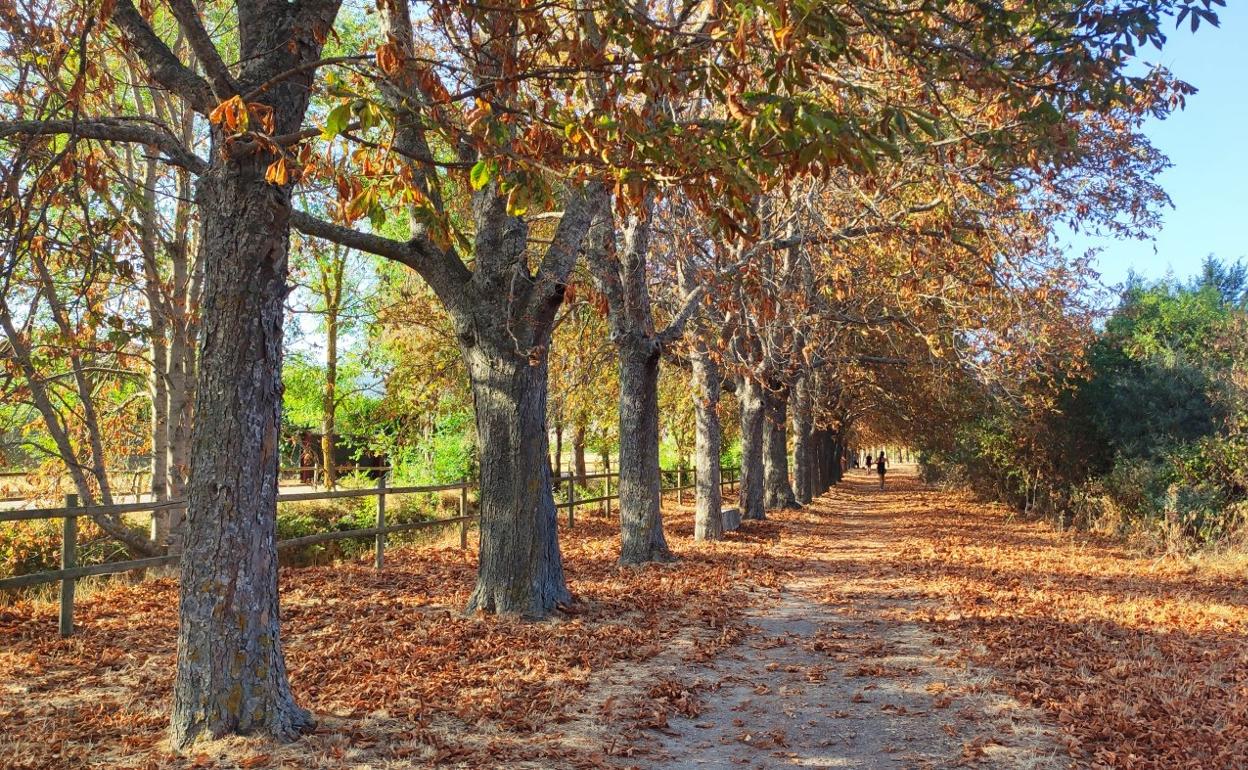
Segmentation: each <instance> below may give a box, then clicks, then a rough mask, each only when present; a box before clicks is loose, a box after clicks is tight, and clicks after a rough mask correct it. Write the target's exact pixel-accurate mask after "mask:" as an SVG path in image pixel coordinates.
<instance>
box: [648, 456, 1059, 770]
mask: <svg viewBox="0 0 1248 770" xmlns="http://www.w3.org/2000/svg"><path fill="white" fill-rule="evenodd" d="M898 476H900V474H898ZM937 494H938V493H935V492H927V491H924V490H923V489H922V488H921V487H920V486H919V485H918V484H917V483H916V482H915V481H914V479H913V478H912V477H905V476H900V478H895V477H892V476H890V482H889V489H888V490H886V491H884V492H880V491H879V490H878V489H877V488H876V484H875V478H874V476H870V477H868V476H867V475H866V474H865V473H851V477H850V478H849V479H848V480H847V481H846V482H845V483H844V484H842V485H841V487H840V488H838V489H836V490H835V491H833V492H832V493H830V494H829V495H827V496H825V497H824V498H822V499H821V500H818V501H816V502H815V503H814V504H813V505H812V506H809V507H808V509H807V511H805V512H802V513H800V514H793V516H795V517H797V518H798V519H799V521H796V522H790V521H785V525H786V528H792V529H795V530H800V532H797V533H795V535H798V534H800V535H802V536H806V537H810V536H817V537H819V538H820V539H821V540H822V541H823V542H825V543H826V548H825V549H823V551H822V553H819V554H817V555H816V556H815V558H813V559H810V560H807V561H805V562H803V564H804V565H806V566H804V567H803V569H802V570H801V571H800V572H797V573H795V574H792V575H791V576H790V579H789V580H788V581H787V583H786V585H785V588H784V590H783V591H780V592H779V594H778V596H777V597H776V598H775V600H774V601H772V602H768V603H767V605H766V606H763V607H759V608H757V609H755V610H753V611H752V612H751V613H750V616H749V622H750V625H751V626H752V627H754V629H756V633H754V634H753V635H751V636H750V637H749V638H748V639H747V640H746V641H745V643H744V644H743V645H741V646H739V647H738V648H736V649H734V650H732V651H730V652H728V653H726V654H725V655H724V656H722V657H721V659H720V660H719V661H718V662H717V663H716V664H715V666H714V667H713V668H702V669H700V670H698V671H697V672H696V673H695V674H694V676H696V678H697V680H698V681H699V682H700V683H701V684H702V685H703V687H704V688H705V691H704V694H703V701H704V708H703V710H702V713H701V714H699V715H698V716H697V717H696V718H693V719H680V720H673V721H672V723H671V724H670V729H669V730H667V731H666V733H665V734H663V735H661V737H660V738H659V740H658V746H657V747H656V748H655V749H654V750H653V752H652V753H650V755H649V756H648V757H647V759H646V761H645V762H643V764H641V765H640V766H641V767H644V768H730V767H751V768H769V767H819V768H935V767H950V766H957V765H962V764H977V765H979V766H988V767H994V768H1020V769H1027V770H1041V769H1042V768H1044V769H1048V768H1064V767H1068V766H1069V762H1068V761H1064V760H1061V759H1058V758H1057V757H1059V756H1065V751H1064V750H1062V748H1061V747H1060V745H1059V744H1058V743H1057V742H1056V740H1055V738H1054V737H1053V734H1052V731H1051V730H1050V729H1049V728H1047V727H1046V726H1045V723H1044V721H1043V718H1042V716H1041V715H1040V714H1039V713H1038V712H1036V711H1035V710H1033V709H1029V708H1026V707H1023V706H1022V705H1021V704H1019V703H1018V702H1017V701H1015V700H1013V699H1011V698H1008V697H1006V696H1003V695H1000V694H997V693H993V692H991V691H989V690H988V688H987V684H988V679H987V677H986V676H984V675H983V674H980V673H978V672H975V671H972V670H968V669H966V668H965V667H964V666H963V665H961V664H959V663H956V662H955V661H954V657H955V655H954V653H955V650H954V649H951V648H950V645H949V644H947V642H946V640H944V639H942V638H940V637H937V636H934V635H933V634H932V632H931V631H930V630H929V629H925V628H923V627H921V626H920V624H919V623H918V622H916V620H915V618H916V612H917V611H919V610H924V609H926V607H925V604H926V603H929V602H930V600H929V599H928V598H927V597H925V596H924V595H923V592H922V590H921V588H922V587H921V585H920V584H918V583H916V582H915V581H913V580H912V579H907V578H905V577H903V576H896V575H892V574H889V572H888V570H887V569H882V568H881V567H882V566H883V565H884V563H885V562H887V561H888V560H889V559H891V558H893V557H895V556H896V555H897V551H898V548H899V547H900V545H901V542H902V541H903V540H904V539H905V538H906V537H907V536H908V535H909V534H910V533H908V532H907V531H906V529H907V527H906V525H905V523H903V522H904V519H899V518H898V517H897V516H896V514H897V513H898V512H899V511H905V510H907V509H909V508H911V507H914V506H919V507H925V505H926V504H927V502H928V501H927V498H929V497H932V496H935V495H937ZM780 516H782V517H788V516H789V514H780Z"/></svg>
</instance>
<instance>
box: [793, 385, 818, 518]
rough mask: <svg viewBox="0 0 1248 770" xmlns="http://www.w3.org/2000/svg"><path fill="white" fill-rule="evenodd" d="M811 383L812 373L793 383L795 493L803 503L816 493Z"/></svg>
mask: <svg viewBox="0 0 1248 770" xmlns="http://www.w3.org/2000/svg"><path fill="white" fill-rule="evenodd" d="M810 384H811V383H810V375H809V374H804V375H802V376H801V377H799V378H798V379H797V382H796V383H795V384H794V385H793V466H794V467H793V485H794V487H795V488H794V490H793V494H794V496H796V498H797V502H799V503H801V504H802V505H806V504H807V503H809V502H810V501H811V499H813V498H814V495H815V491H814V485H813V484H812V483H811V471H812V470H813V468H812V463H811V455H812V453H813V447H812V440H811V433H812V431H813V430H814V426H813V425H812V421H811V397H810Z"/></svg>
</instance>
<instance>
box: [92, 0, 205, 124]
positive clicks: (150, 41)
mask: <svg viewBox="0 0 1248 770" xmlns="http://www.w3.org/2000/svg"><path fill="white" fill-rule="evenodd" d="M112 22H113V24H115V25H117V28H118V29H120V30H121V33H122V35H123V36H124V37H125V38H126V42H128V43H129V44H130V45H131V46H133V47H134V49H135V51H136V52H137V53H138V54H139V58H140V59H142V60H143V64H144V65H145V66H146V67H147V74H148V75H150V76H151V78H152V80H155V81H156V82H157V83H159V84H160V85H162V86H164V87H165V88H167V89H169V90H170V91H172V92H173V93H175V94H177V95H178V96H180V97H182V98H183V99H185V100H186V101H187V103H188V104H190V105H191V108H192V109H193V110H195V111H196V112H198V113H200V114H202V115H207V114H208V113H209V112H211V111H212V108H213V107H215V106H216V100H215V99H214V98H213V95H212V89H211V88H210V87H209V86H208V81H206V80H204V79H203V78H202V77H200V76H199V75H197V74H195V72H194V70H192V69H191V68H190V67H187V66H186V65H185V64H183V63H182V61H181V60H180V59H178V57H177V56H175V55H174V53H173V51H171V50H169V46H167V45H165V42H164V41H163V40H161V39H160V38H159V37H157V35H156V33H155V32H153V31H152V27H151V25H150V24H148V23H147V20H146V19H144V18H143V16H142V15H141V14H140V13H139V12H138V10H137V9H136V8H135V7H134V4H133V3H131V2H130V0H117V7H116V9H115V10H114V11H113V17H112Z"/></svg>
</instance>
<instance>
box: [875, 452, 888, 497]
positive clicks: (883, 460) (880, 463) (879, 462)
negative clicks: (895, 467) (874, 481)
mask: <svg viewBox="0 0 1248 770" xmlns="http://www.w3.org/2000/svg"><path fill="white" fill-rule="evenodd" d="M886 465H888V458H887V457H885V456H884V453H883V452H880V456H879V457H877V458H876V460H875V472H876V473H878V474H880V489H883V488H884V470H885V468H884V466H886Z"/></svg>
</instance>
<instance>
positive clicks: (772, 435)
mask: <svg viewBox="0 0 1248 770" xmlns="http://www.w3.org/2000/svg"><path fill="white" fill-rule="evenodd" d="M788 390H789V389H788V387H766V388H763V414H764V416H765V420H764V424H763V457H764V470H763V474H764V475H763V478H764V482H763V483H764V489H765V491H764V493H763V506H764V507H765V508H766V509H767V510H774V509H776V508H796V507H797V499H796V498H795V497H794V495H793V485H792V484H791V483H789V446H788V422H789V419H788V403H789V392H788Z"/></svg>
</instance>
